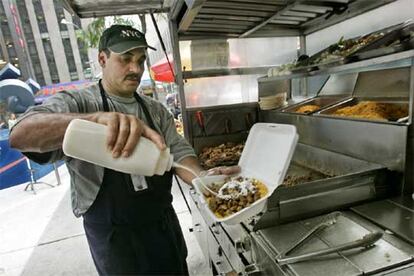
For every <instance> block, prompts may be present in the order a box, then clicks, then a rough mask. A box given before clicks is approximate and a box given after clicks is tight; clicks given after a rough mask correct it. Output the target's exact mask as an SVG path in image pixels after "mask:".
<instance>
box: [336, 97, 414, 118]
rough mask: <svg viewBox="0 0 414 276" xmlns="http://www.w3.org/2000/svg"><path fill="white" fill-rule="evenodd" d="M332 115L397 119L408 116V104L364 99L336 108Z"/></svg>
mask: <svg viewBox="0 0 414 276" xmlns="http://www.w3.org/2000/svg"><path fill="white" fill-rule="evenodd" d="M332 115H335V116H343V117H352V118H361V119H368V120H380V121H397V120H398V119H400V118H403V117H406V116H408V106H401V105H398V104H392V103H379V102H373V101H362V102H360V103H358V104H355V105H352V106H346V107H343V108H340V109H338V110H336V111H335V112H334V113H332Z"/></svg>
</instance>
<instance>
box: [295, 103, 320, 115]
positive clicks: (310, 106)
mask: <svg viewBox="0 0 414 276" xmlns="http://www.w3.org/2000/svg"><path fill="white" fill-rule="evenodd" d="M319 109H321V107H320V106H319V105H313V104H308V105H303V106H301V107H299V108H298V109H296V111H295V112H296V113H304V114H307V113H311V112H315V111H317V110H319Z"/></svg>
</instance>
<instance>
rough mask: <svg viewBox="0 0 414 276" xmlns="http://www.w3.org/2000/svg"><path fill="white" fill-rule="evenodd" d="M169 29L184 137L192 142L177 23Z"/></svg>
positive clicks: (173, 23)
mask: <svg viewBox="0 0 414 276" xmlns="http://www.w3.org/2000/svg"><path fill="white" fill-rule="evenodd" d="M169 29H170V36H171V43H172V45H171V46H172V51H173V59H174V71H175V81H176V84H177V85H178V92H179V96H180V103H181V114H182V116H183V126H184V136H185V138H187V140H188V141H190V143H191V142H192V141H191V136H190V125H189V120H188V116H187V105H186V101H185V94H184V82H183V73H182V71H181V56H180V42H179V40H178V28H177V22H176V21H175V20H171V19H170V20H169Z"/></svg>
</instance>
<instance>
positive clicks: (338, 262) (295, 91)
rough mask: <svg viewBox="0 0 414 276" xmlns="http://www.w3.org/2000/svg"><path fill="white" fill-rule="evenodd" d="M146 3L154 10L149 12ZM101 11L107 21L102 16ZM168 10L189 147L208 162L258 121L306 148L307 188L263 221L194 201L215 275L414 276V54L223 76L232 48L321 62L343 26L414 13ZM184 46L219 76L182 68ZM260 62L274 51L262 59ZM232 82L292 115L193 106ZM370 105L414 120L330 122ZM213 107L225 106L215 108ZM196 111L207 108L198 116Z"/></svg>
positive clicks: (249, 69)
mask: <svg viewBox="0 0 414 276" xmlns="http://www.w3.org/2000/svg"><path fill="white" fill-rule="evenodd" d="M100 2H102V3H106V2H111V1H97V2H96V4H94V5H91V3H83V1H69V0H68V1H67V3H68V6H70V8H71V9H73V10H74V12H76V13H78V14H79V15H80V16H81V17H82V16H83V17H85V16H94V15H111V14H114V13H115V11H113V10H112V9H109V8H105V7H106V6H105V5H100V4H99V3H100ZM141 2H143V3H144V2H145V3H144V4H146V5H149V6H145V9H141V10H138V8H136V7H138V6H139V5H140V4H142V3H141ZM165 2H167V1H165ZM102 3H101V4H102ZM127 4H135V5H131V6H129V9H128V10H127V11H126V10H122V11H123V13H138V12H145V11H147V12H148V11H151V10H152V11H157V9H158V10H162V9H164V8H166V6H165V5H159V4H160V1H124V2H123V4H121V6H122V5H124V6H127ZM119 5H120V4H117V6H119ZM151 5H152V6H151ZM157 5H158V6H157ZM93 7H96V8H97V7H99V9H98V10H96V11H94V8H93ZM395 7H396V8H395ZM134 8H135V9H134ZM105 9H106V10H105ZM167 9H168V11H169V18H170V33H171V38H172V42H173V46H174V47H173V49H174V51H173V55H174V61H175V64H174V65H175V72H176V81H177V83H178V85H179V89H180V91H179V92H180V99H181V105H182V112H183V119H184V127H185V136H186V138H187V139H188V140H189V141H190V142H191V143H192V144H193V146H194V147H195V149H196V150H197V151H200V150H201V148H203V147H205V146H211V145H217V144H219V143H222V142H227V141H235V142H238V141H243V140H244V139H245V138H246V137H247V135H248V130H249V128H250V127H251V125H252V124H253V123H255V122H259V121H262V122H276V123H287V124H294V125H295V126H296V127H297V130H298V133H299V136H300V140H299V144H298V146H297V148H296V151H295V154H294V157H293V159H292V163H291V166H290V168H289V171H288V175H290V176H291V179H299V180H300V181H298V183H294V184H295V185H283V186H281V187H279V188H278V189H276V190H275V192H274V193H273V194H272V196H271V197H270V198H269V200H268V203H267V207H266V209H265V211H264V212H263V213H261V214H258V215H257V216H255V217H252V218H251V219H249V220H247V221H245V222H243V223H240V224H237V225H225V224H218V223H215V222H214V221H212V220H211V218H210V217H209V216H207V215H206V209H205V208H207V207H205V206H203V205H202V204H201V202H200V199H199V196H198V195H197V194H196V193H195V192H194V191H191V192H190V206H191V211H192V212H191V214H192V217H193V229H192V230H193V232H194V234H195V235H196V237H197V240H198V242H199V244H200V247H201V249H202V251H203V253H204V255H205V257H206V260H208V261H209V263H210V264H211V268H212V271H213V273H214V274H220V275H224V274H227V273H231V272H234V273H237V274H240V275H248V274H263V275H363V274H367V275H374V274H376V275H413V274H414V199H413V198H412V194H413V190H414V173H413V171H414V170H413V158H414V135H413V129H412V120H413V107H414V50H402V51H398V52H396V53H391V54H384V55H379V56H378V55H377V56H375V57H372V58H368V59H364V60H359V61H353V62H350V63H347V62H345V63H339V64H336V65H333V66H321V67H320V68H316V69H315V68H313V69H312V70H310V71H308V70H305V71H297V72H290V73H288V74H283V75H274V76H273V75H272V74H269V75H268V76H264V75H266V74H267V73H268V70H269V69H271V68H272V67H274V66H275V64H266V65H261V66H259V65H255V66H240V67H237V66H232V67H230V68H226V67H225V66H223V64H224V65H225V64H230V60H231V58H230V57H229V55H228V52H229V49H228V47H229V46H228V44H226V40H227V39H237V40H241V41H243V39H246V38H268V39H270V38H272V37H296V38H297V40H298V42H299V47H298V51H297V52H298V55H300V54H305V53H307V52H310V51H313V52H316V51H315V49H310V48H311V47H312V45H310V43H309V42H310V40H312V39H313V41H315V39H319V40H320V43H321V44H323V45H321V46H323V47H327V46H329V43H327V41H328V40H329V39H327V38H326V37H325V35H326V33H324V30H327V29H330V30H331V34H332V30H334V31H333V32H335V28H336V26H339V25H341V24H342V25H341V26H342V29H343V28H344V27H343V26H344V25H343V24H344V23H345V24H346V23H347V22H350V21H351V20H353V19H355V20H354V21H352V22H353V23H352V24H350V25H349V26H350V27H351V28H354V29H356V31H355V33H358V30H357V29H358V27H361V26H362V25H361V26H358V24H363V26H368V27H366V28H369V25H370V24H369V23H372V22H369V20H373V16H375V11H376V10H379V9H381V10H382V14H383V15H384V14H385V15H387V16H388V17H391V18H398V17H399V14H396V13H395V9H401V12H402V9H404V10H406V11H407V10H408V11H409V10H411V11H413V10H414V7H413V2H412V1H406V0H397V1H394V0H380V1H365V0H326V1H325V0H323V1H322V0H266V1H255V0H234V1H214V0H185V1H184V0H177V1H174V2H169V6H168V7H167ZM111 11H112V12H111ZM105 12H106V13H105ZM370 13H374V15H372V14H371V15H369V14H370ZM412 17H414V16H412ZM364 18H365V19H364ZM355 22H357V23H355ZM396 23H398V22H396ZM384 27H386V26H384ZM340 30H341V28H339V27H338V31H339V32H340ZM372 31H375V30H372ZM361 32H364V31H363V30H361ZM319 33H322V34H321V36H320V37H317V34H319ZM359 34H360V35H362V34H363V33H359ZM337 35H340V34H337ZM311 36H313V38H312V39H309V38H310V37H311ZM315 37H317V38H315ZM334 39H337V38H334ZM180 41H181V42H182V41H191V42H194V48H192V50H194V52H193V53H194V55H198V54H199V53H200V51H201V52H202V50H203V49H206V47H205V46H206V44H208V43H210V42H211V41H213V42H212V43H213V44H212V45H215V46H214V47H216V50H215V55H210V56H209V55H205V56H204V57H201V58H200V59H202V60H203V61H204V62H206V61H207V64H209V62H208V61H209V60H208V59H209V58H212V57H213V58H214V57H217V56H220V59H219V62H218V63H217V64H218V65H220V66H219V68H217V67H214V66H213V67H208V66H207V67H206V68H203V67H200V68H198V69H197V67H196V66H193V68H192V69H188V68H182V65H181V57H180V55H182V51H180V50H182V49H181V48H180ZM332 41H333V40H331V42H332ZM181 45H182V44H181ZM197 49H198V50H197ZM260 51H264V49H258V50H257V53H259V52H260ZM295 51H296V48H295V49H294V52H295ZM223 53H224V54H223ZM257 53H255V54H257ZM197 62H199V61H197V60H196V58H195V57H194V63H197ZM210 65H211V64H210ZM184 69H185V70H184ZM222 76H227V77H229V78H231V77H235V78H234V79H231V80H230V81H234V82H246V83H247V82H249V81H250V80H246V78H242V77H240V78H239V79H238V77H239V76H246V77H247V76H251V77H253V78H254V79H257V82H256V85H257V87H258V92H257V93H258V94H257V95H258V97H260V96H268V95H272V94H275V93H286V95H287V100H288V101H287V102H288V104H287V106H283V107H280V108H278V109H273V110H261V109H260V108H259V105H258V104H257V101H258V97H256V99H255V100H254V101H252V100H250V101H249V100H248V101H244V102H243V101H242V102H239V103H237V102H231V104H227V105H221V104H220V103H219V102H217V101H216V104H207V105H203V103H201V104H200V102H197V101H195V100H194V99H192V98H191V95H193V96H194V95H195V94H194V93H192V94H191V93H189V90H191V88H190V86H191V85H193V86H194V87H195V85H194V83H192V80H196V79H203V80H204V81H205V85H204V87H206V91H207V88H209V87H213V88H214V89H215V90H217V89H220V81H221V80H222V79H221V77H222ZM199 88H200V86H199V87H197V89H198V90H199ZM236 89H237V88H236ZM206 91H199V94H203V93H204V94H206V93H207V92H206ZM190 94H191V95H190ZM295 96H300V97H302V99H304V98H306V99H309V98H311V99H313V100H315V99H317V101H318V102H320V103H325V102H326V101H325V100H323V99H325V98H324V97H331V98H332V97H333V98H335V100H333V101H332V100H331V101H328V102H329V104H326V105H324V106H322V107H321V109H320V110H318V111H317V112H314V113H312V114H298V113H295V112H294V110H293V112H287V110H288V108H289V107H292V106H294V105H297V104H299V105H300V104H301V101H300V100H299V101H298V100H297V98H298V97H295ZM217 97H219V95H218V94H214V95H213V96H212V98H217ZM321 98H323V99H322V100H321ZM363 99H374V100H377V101H385V102H395V103H400V104H403V105H406V106H407V107H408V117H407V118H405V119H404V118H401V120H396V121H392V122H389V121H375V120H366V119H358V118H342V117H337V116H332V112H329V110H331V111H332V108H338V107H339V106H341V105H344V104H346V102H350V101H360V100H363ZM209 100H210V103H214V99H211V98H209ZM191 101H193V102H194V101H195V102H196V103H198V105H197V104H196V105H191V104H189V103H190V102H191ZM291 111H292V109H291ZM200 118H202V119H200ZM271 150H272V149H269V151H271ZM275 154H277V153H275ZM377 232H380V233H383V235H382V236H381V237H380V238H379V240H377V241H376V243H375V245H374V246H369V247H368V246H366V247H364V246H363V247H362V248H361V247H360V248H354V249H351V250H346V251H345V250H344V251H343V250H342V249H344V248H345V247H346V246H348V245H349V244H355V242H358V241H360V240H361V239H362V237H364V236H366V235H370V234H373V233H374V234H375V233H377ZM377 238H378V237H377ZM305 240H306V241H305ZM304 241H305V242H304Z"/></svg>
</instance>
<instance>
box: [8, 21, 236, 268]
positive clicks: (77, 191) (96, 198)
mask: <svg viewBox="0 0 414 276" xmlns="http://www.w3.org/2000/svg"><path fill="white" fill-rule="evenodd" d="M146 48H151V49H153V48H152V47H150V46H148V44H147V42H146V40H145V37H144V35H143V34H142V33H140V32H139V31H137V30H136V29H134V28H132V27H130V26H124V25H113V26H111V27H110V28H108V29H107V30H105V31H104V33H103V34H102V36H101V39H100V44H99V55H98V59H99V63H100V65H101V67H102V80H100V81H99V82H98V83H97V84H96V85H93V86H90V87H88V88H86V89H84V90H82V91H70V92H68V91H63V92H61V93H58V94H57V95H55V96H54V97H52V98H50V99H49V100H48V101H46V102H45V103H44V104H43V105H42V106H35V107H32V108H31V109H30V110H28V111H27V112H26V113H25V114H24V115H23V116H22V117H20V118H19V120H18V122H17V123H16V125H15V126H14V128H13V129H12V131H11V134H10V143H11V145H12V147H15V148H17V149H19V150H21V151H22V152H24V153H25V154H26V155H27V156H29V157H30V158H32V159H34V160H35V161H37V162H53V161H55V160H59V159H62V158H65V161H66V164H67V167H68V170H69V173H70V175H71V192H72V207H73V211H74V214H75V215H76V216H77V217H79V216H83V219H84V228H85V233H86V237H87V240H88V243H89V247H90V250H91V253H92V257H93V260H94V262H95V265H96V268H97V270H98V272H99V274H100V275H107V274H184V275H185V274H188V271H187V265H186V261H185V259H186V256H187V249H186V245H185V241H184V239H183V235H182V232H181V229H180V226H179V223H178V220H177V216H176V214H175V213H174V210H173V209H172V207H171V201H172V196H171V183H172V173H171V172H167V173H165V174H164V175H162V176H152V177H143V176H137V175H134V176H131V175H127V174H124V173H121V172H117V171H114V170H110V169H107V168H102V167H99V166H96V165H94V164H91V163H88V162H84V161H81V160H77V159H71V158H68V157H64V155H63V153H62V150H61V146H62V140H63V136H64V132H65V130H66V127H67V126H68V124H69V122H70V121H71V120H73V119H75V118H81V119H85V120H90V121H93V122H97V123H100V124H104V125H107V126H108V128H109V134H108V138H107V146H108V150H109V151H111V152H112V155H113V157H115V158H127V157H128V156H129V155H130V154H131V152H132V151H133V149H134V148H135V146H136V144H137V143H138V140H139V137H140V136H141V135H143V136H145V137H147V138H149V139H150V140H152V141H153V142H154V143H155V144H156V145H157V146H158V147H159V148H160V149H165V148H166V147H169V148H170V150H171V152H172V153H173V154H174V159H175V161H176V162H179V163H180V164H182V165H184V166H187V167H190V168H192V169H193V170H195V171H197V172H200V167H199V165H198V161H197V159H196V156H195V155H194V152H193V150H192V148H191V147H190V146H189V144H188V143H187V142H186V141H185V140H184V139H183V138H182V137H181V136H180V135H178V134H177V132H176V130H175V125H174V119H173V117H172V116H171V114H170V113H169V112H168V111H167V110H166V109H165V108H164V107H163V106H162V105H161V104H160V103H158V102H156V101H153V100H152V99H150V98H148V97H143V96H138V94H137V93H135V91H136V89H137V87H138V85H139V83H140V79H141V76H142V73H143V71H144V62H145V58H146V57H145V49H146ZM102 111H103V112H102ZM79 146H80V147H81V146H82V145H79ZM85 150H87V149H85ZM143 158H145V156H143ZM236 170H237V168H227V169H226V168H225V169H216V170H214V171H213V173H227V174H230V173H232V172H236ZM175 173H176V174H177V175H179V176H180V177H181V178H182V179H183V180H184V181H185V182H187V183H191V180H192V179H193V177H194V176H192V175H191V174H189V173H188V172H186V171H183V170H180V169H177V170H176V171H175Z"/></svg>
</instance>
